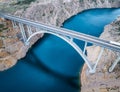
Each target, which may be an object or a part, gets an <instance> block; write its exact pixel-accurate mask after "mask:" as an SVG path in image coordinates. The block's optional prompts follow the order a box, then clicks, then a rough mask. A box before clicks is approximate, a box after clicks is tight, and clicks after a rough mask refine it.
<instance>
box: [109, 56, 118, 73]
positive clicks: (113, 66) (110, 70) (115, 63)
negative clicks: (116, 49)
mask: <svg viewBox="0 0 120 92" xmlns="http://www.w3.org/2000/svg"><path fill="white" fill-rule="evenodd" d="M118 62H120V56H118V58H117V59H116V60H115V61H114V62H113V64H112V65H111V67H110V68H109V72H112V71H113V70H114V68H115V66H116V65H117V63H118Z"/></svg>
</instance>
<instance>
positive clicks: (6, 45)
mask: <svg viewBox="0 0 120 92" xmlns="http://www.w3.org/2000/svg"><path fill="white" fill-rule="evenodd" d="M18 1H19V0H1V1H0V10H2V11H4V12H9V13H12V14H14V15H17V16H20V17H24V18H28V19H31V20H34V21H38V22H43V23H46V24H51V25H55V26H61V25H62V23H63V22H64V21H65V20H67V19H68V18H70V17H71V16H73V15H76V14H77V13H79V12H82V11H84V10H87V9H92V8H111V7H119V6H120V0H34V2H31V3H25V2H24V1H25V0H20V1H22V2H24V3H22V2H18ZM31 1H32V0H31ZM5 6H6V7H5ZM7 22H9V21H7ZM7 22H6V20H1V21H0V25H2V27H1V28H0V70H5V69H8V68H9V67H11V66H13V65H14V64H15V63H16V61H17V60H18V59H20V58H22V57H24V56H25V54H26V52H27V50H28V48H29V47H30V46H29V47H26V46H24V44H23V42H22V41H21V40H20V39H21V34H20V31H19V30H18V29H16V30H14V29H13V28H12V26H11V25H10V24H11V23H7ZM6 23H7V24H6ZM3 25H4V26H3ZM113 33H114V32H113ZM40 37H41V36H38V37H37V38H36V39H33V40H32V43H35V42H36V40H37V39H39V38H40ZM103 37H104V36H103ZM117 37H118V35H117ZM31 45H32V44H31ZM95 48H97V47H95ZM97 49H100V48H97ZM96 52H97V50H96ZM106 56H107V55H106ZM111 56H112V57H113V58H112V59H110V60H114V56H113V55H111ZM115 57H116V55H115ZM106 60H107V59H106ZM101 67H103V68H104V66H101ZM83 71H85V68H84V69H83ZM103 71H104V69H103ZM101 74H102V76H103V73H101ZM105 74H106V72H105ZM83 75H84V76H83ZM85 76H86V75H85V73H82V79H81V80H82V85H83V86H82V92H87V91H84V90H83V89H86V87H88V88H89V87H90V86H89V84H90V82H89V81H88V80H87V81H88V82H86V79H87V77H85ZM92 76H99V74H98V75H97V74H96V75H92ZM106 76H107V75H105V76H103V77H105V78H106ZM84 78H86V79H84ZM93 78H95V77H93ZM100 78H101V79H102V77H100ZM91 80H93V79H92V77H91ZM96 80H97V79H96ZM102 81H103V80H102ZM94 82H95V81H94V80H93V83H94ZM98 86H99V85H98ZM103 86H104V85H103ZM91 90H92V89H91ZM94 90H95V89H93V92H94ZM104 92H105V91H104Z"/></svg>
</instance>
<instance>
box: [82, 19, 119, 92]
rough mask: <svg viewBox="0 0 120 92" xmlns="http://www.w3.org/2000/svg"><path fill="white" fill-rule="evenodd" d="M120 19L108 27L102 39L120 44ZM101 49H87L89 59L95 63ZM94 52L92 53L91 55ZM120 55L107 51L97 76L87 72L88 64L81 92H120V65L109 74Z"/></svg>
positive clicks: (85, 68) (104, 53)
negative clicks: (110, 68)
mask: <svg viewBox="0 0 120 92" xmlns="http://www.w3.org/2000/svg"><path fill="white" fill-rule="evenodd" d="M119 28H120V18H118V19H117V20H115V21H114V22H112V23H111V24H109V25H107V26H106V27H105V29H104V32H103V33H102V34H101V36H100V38H101V39H105V40H108V41H116V42H120V30H119ZM100 49H101V48H100V47H96V46H91V47H88V48H87V53H88V58H89V60H90V61H92V62H95V61H96V59H97V57H98V54H99V52H100ZM91 52H92V53H91ZM117 57H120V53H115V52H113V51H110V50H107V49H105V50H104V52H103V54H102V57H101V59H100V61H99V63H98V66H97V70H96V73H95V74H90V73H88V72H87V71H88V70H87V69H88V68H87V66H86V64H85V65H84V67H83V70H82V74H81V80H82V81H81V82H82V88H81V89H82V90H81V92H119V91H120V72H119V71H120V67H119V66H120V65H119V63H118V64H117V66H116V67H115V69H114V71H113V72H111V73H109V72H108V69H109V67H110V66H111V64H112V63H113V62H114V61H115V59H116V58H117Z"/></svg>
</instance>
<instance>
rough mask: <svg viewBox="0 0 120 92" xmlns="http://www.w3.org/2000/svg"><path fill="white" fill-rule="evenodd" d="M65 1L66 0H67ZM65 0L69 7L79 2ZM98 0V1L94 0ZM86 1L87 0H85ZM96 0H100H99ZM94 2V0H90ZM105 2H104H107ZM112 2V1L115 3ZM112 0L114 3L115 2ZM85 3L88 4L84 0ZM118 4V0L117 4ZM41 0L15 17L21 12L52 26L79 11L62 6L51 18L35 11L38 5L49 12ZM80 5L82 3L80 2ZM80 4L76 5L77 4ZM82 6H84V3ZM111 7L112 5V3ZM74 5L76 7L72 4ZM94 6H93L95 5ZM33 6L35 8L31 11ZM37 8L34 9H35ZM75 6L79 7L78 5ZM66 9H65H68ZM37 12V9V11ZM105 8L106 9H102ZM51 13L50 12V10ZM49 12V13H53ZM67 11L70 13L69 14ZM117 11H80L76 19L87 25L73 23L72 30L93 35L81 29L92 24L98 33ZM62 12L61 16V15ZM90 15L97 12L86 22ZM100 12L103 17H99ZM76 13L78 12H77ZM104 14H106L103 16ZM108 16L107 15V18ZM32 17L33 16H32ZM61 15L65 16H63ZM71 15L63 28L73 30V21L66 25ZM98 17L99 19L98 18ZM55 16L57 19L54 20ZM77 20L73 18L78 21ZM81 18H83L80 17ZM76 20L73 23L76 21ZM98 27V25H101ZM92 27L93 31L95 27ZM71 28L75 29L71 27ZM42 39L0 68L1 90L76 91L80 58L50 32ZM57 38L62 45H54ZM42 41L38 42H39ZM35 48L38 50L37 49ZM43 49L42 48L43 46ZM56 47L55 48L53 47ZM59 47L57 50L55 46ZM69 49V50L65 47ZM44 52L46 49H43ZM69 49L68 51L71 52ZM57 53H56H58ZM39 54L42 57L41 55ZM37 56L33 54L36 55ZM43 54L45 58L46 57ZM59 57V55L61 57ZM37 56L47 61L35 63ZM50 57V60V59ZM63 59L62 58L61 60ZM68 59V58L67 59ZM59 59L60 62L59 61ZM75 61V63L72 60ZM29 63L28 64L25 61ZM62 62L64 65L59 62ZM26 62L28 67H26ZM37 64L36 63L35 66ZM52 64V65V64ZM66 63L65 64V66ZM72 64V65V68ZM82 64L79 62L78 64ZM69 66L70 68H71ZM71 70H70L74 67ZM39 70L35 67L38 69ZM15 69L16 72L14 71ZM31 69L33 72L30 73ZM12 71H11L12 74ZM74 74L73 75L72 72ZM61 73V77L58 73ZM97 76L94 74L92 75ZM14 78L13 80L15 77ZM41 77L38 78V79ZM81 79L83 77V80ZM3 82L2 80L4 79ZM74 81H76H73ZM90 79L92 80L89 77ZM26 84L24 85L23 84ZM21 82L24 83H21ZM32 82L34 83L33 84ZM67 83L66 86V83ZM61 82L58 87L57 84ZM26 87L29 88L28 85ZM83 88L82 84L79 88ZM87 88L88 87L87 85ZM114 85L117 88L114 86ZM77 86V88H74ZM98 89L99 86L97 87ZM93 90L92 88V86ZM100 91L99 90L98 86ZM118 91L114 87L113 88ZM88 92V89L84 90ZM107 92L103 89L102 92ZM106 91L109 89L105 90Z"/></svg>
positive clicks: (16, 91)
mask: <svg viewBox="0 0 120 92" xmlns="http://www.w3.org/2000/svg"><path fill="white" fill-rule="evenodd" d="M68 1H69V2H68ZM68 1H67V0H66V2H65V1H64V3H65V4H68V5H69V4H70V6H69V8H70V7H71V5H72V3H73V4H75V5H76V4H79V1H77V0H76V1H71V2H72V3H71V2H70V0H68ZM98 1H99V0H98ZM88 2H89V1H88ZM99 2H100V1H99ZM105 2H107V1H105ZM59 3H61V2H59ZM93 3H94V2H93ZM107 3H108V2H107ZM115 3H116V2H115ZM115 3H114V4H115ZM48 4H50V2H49V3H48ZM53 4H55V3H52V5H53ZM57 4H58V2H56V5H57ZM85 4H87V2H85ZM88 4H89V3H88ZM114 4H113V3H112V4H108V6H107V5H106V6H103V7H111V6H112V5H114ZM117 4H118V3H117ZM44 5H45V3H44V4H42V5H41V4H40V3H38V4H36V3H33V4H31V7H30V8H28V9H27V10H26V12H24V11H23V10H21V11H17V12H16V13H15V14H16V15H19V16H21V14H22V13H23V12H24V15H22V16H23V17H26V18H30V19H33V20H35V21H38V20H41V21H43V22H44V23H48V24H49V23H50V24H53V25H57V26H61V25H62V23H63V21H64V20H66V17H70V16H72V15H74V14H76V13H77V12H79V11H80V10H79V11H77V10H76V11H70V12H66V9H62V11H61V13H59V14H60V15H59V14H58V15H57V16H56V17H55V14H53V17H50V16H51V14H50V15H49V14H45V15H44V12H43V14H41V13H42V12H40V13H39V9H42V8H41V7H44V9H45V10H46V11H45V10H42V11H45V13H49V12H47V11H49V9H51V10H53V9H54V8H51V7H52V6H49V5H48V6H47V7H48V8H45V6H44ZM56 5H54V6H56ZM83 5H84V4H83ZM90 5H91V6H90V7H93V8H94V6H92V4H91V3H90ZM99 5H100V4H99ZM103 5H105V4H103ZM38 6H39V7H40V8H38ZM56 7H57V9H58V8H59V6H56ZM65 7H67V5H65ZM73 7H74V6H73ZM79 7H80V6H79ZM85 7H86V6H85ZM101 7H102V5H101ZM113 7H114V6H113ZM115 7H118V6H117V5H116V6H115ZM75 8H76V7H75ZM96 8H97V7H96ZM34 9H35V11H33V10H34ZM37 9H38V10H37ZM47 9H48V10H47ZM78 9H79V8H78ZM80 9H82V8H80ZM68 10H69V9H68ZM70 10H72V9H70ZM40 11H41V10H40ZM90 11H95V12H92V13H91V14H86V12H90ZM100 11H103V12H101V13H100ZM106 11H107V12H106ZM51 12H53V11H51ZM54 12H56V10H54ZM54 12H53V13H54ZM64 13H65V14H67V15H66V17H65V14H64ZM70 13H71V14H70ZM111 13H112V14H113V15H114V16H115V17H114V16H113V15H111ZM117 13H118V14H119V9H107V10H105V11H104V9H103V10H99V9H98V10H97V9H96V10H89V11H85V12H83V13H81V15H83V17H82V16H81V15H80V16H81V17H79V18H78V19H80V20H81V24H83V25H84V23H85V22H86V23H87V24H86V26H87V27H86V26H85V27H84V26H80V27H79V25H76V24H75V25H76V27H77V28H81V29H78V30H76V31H79V30H80V31H83V32H85V31H84V30H86V32H87V33H88V34H93V33H91V31H87V30H88V29H84V28H89V29H90V30H93V29H92V27H91V26H92V25H94V27H96V29H100V31H101V32H102V30H103V27H104V25H106V24H108V23H110V22H112V21H113V20H114V19H115V18H117ZM40 14H41V16H43V15H44V17H40V16H37V15H40ZM62 14H63V15H62ZM94 14H96V15H97V14H98V16H97V17H96V15H95V16H94V17H93V18H91V20H89V21H88V19H87V18H89V19H90V17H92V15H94ZM102 14H103V17H102V16H101V15H102ZM78 15H79V14H78ZM34 16H36V17H34ZM58 16H60V17H62V18H60V17H58ZM105 16H106V17H105ZM108 16H109V17H108ZM95 17H96V18H98V20H100V22H98V20H95V19H96V18H95ZM35 18H36V19H35ZM64 18H65V19H64ZM74 18H76V16H73V18H71V19H69V20H68V24H67V23H64V25H63V26H64V27H66V28H70V29H71V27H72V28H73V29H74V28H75V27H73V25H72V24H73V23H72V24H70V25H72V26H70V25H69V22H70V23H71V21H72V20H73V19H74ZM99 18H100V19H99ZM56 19H57V20H56ZM78 19H77V20H78ZM82 19H83V20H82ZM85 19H86V21H85ZM53 20H55V21H53ZM91 21H94V22H95V24H94V22H93V23H91ZM78 22H79V20H78ZM78 22H77V24H79V23H78ZM88 22H90V23H91V25H89V24H88ZM74 23H76V22H74ZM97 23H98V24H99V25H96V24H97ZM67 25H69V26H67ZM101 26H102V27H101ZM96 29H95V30H96ZM74 30H75V29H74ZM93 32H95V31H93ZM101 32H99V34H96V32H95V33H94V36H96V35H97V36H99V35H100V33H101ZM42 39H43V40H46V41H42ZM42 39H40V41H38V42H37V43H36V44H35V45H33V46H34V49H33V48H32V49H30V50H29V52H28V53H27V55H26V57H25V58H24V59H22V60H20V62H18V63H17V64H16V65H15V66H14V67H13V68H11V69H10V70H7V71H3V72H1V73H0V77H1V81H2V80H3V82H4V85H3V84H1V88H2V89H1V90H3V91H5V90H11V91H15V92H18V90H17V88H19V87H21V88H19V91H20V92H21V91H23V90H27V91H33V90H35V91H39V90H41V91H43V92H46V90H47V91H48V90H49V91H54V92H58V91H60V92H61V91H63V92H65V91H70V92H77V91H78V90H79V85H78V79H79V77H77V75H78V72H79V71H80V66H79V65H80V64H81V62H79V61H80V58H79V56H78V55H77V53H76V52H75V51H74V50H73V49H72V48H71V47H70V46H69V45H68V44H66V43H64V41H62V40H60V39H59V38H56V37H53V36H51V35H45V36H44V37H43V38H42ZM58 41H59V42H61V43H62V44H58ZM41 43H42V44H41ZM80 43H81V42H78V44H80ZM37 44H40V45H37ZM48 44H51V45H50V46H48ZM44 45H45V46H47V47H45V46H44ZM38 48H39V49H38ZM43 48H44V49H43ZM55 48H56V49H55ZM58 48H59V49H58ZM53 49H55V50H56V51H54V54H51V53H48V52H52V53H53ZM69 49H70V50H69ZM35 50H36V51H38V52H35ZM64 50H67V51H68V52H65V53H63V51H64ZM47 51H48V52H47ZM60 52H61V53H62V54H60ZM71 52H72V53H71ZM29 53H31V54H29ZM59 54H60V55H59ZM42 55H43V56H42ZM58 55H59V56H60V57H58ZM33 56H34V58H33ZM36 56H37V57H36ZM63 56H65V57H67V58H63ZM77 56H78V57H77ZM46 57H47V58H46ZM61 57H62V58H61ZM69 57H74V58H75V59H76V60H75V59H74V58H73V59H74V60H72V59H71V58H69ZM53 58H55V60H53ZM39 59H40V60H41V61H44V60H45V59H47V60H45V61H44V62H39ZM57 59H58V60H59V61H57V62H56V60H57ZM24 60H26V61H24ZM50 60H51V61H50ZM62 60H63V61H62ZM69 60H70V61H69ZM35 61H37V62H35ZM61 61H62V62H61ZM64 61H67V62H66V63H65V62H64ZM70 62H71V65H69V63H70ZM76 62H77V63H76ZM29 63H30V64H29ZM21 64H23V65H22V66H21ZM62 64H64V65H62ZM29 65H30V66H29ZM32 65H34V67H32V69H33V70H29V68H30V67H31V66H32ZM39 65H40V66H39ZM45 66H46V67H48V66H49V68H46V67H45ZM53 66H54V67H53ZM66 66H67V67H66ZM74 66H75V67H74ZM81 66H82V65H81ZM71 67H72V68H71ZM14 68H16V69H14ZM73 68H74V69H75V70H74V69H73ZM27 69H28V70H29V72H28V70H27ZM38 69H39V70H38ZM42 70H45V73H43V71H42ZM13 71H16V72H13ZM17 71H18V72H17ZM23 71H24V72H23ZM32 71H33V72H32ZM40 71H41V73H40ZM68 71H70V72H68ZM11 72H12V73H13V74H12V73H11ZM15 73H17V74H15ZM47 73H48V74H49V73H51V74H53V75H54V77H53V76H52V75H51V74H50V75H48V74H47ZM73 73H74V74H73ZM6 74H9V75H11V76H9V79H8V78H7V76H6V77H5V75H6ZM15 75H16V77H15ZM18 75H23V76H22V77H20V78H19V77H18ZM34 75H37V76H34ZM61 75H62V76H61ZM29 76H34V77H29ZM55 77H57V78H55ZM96 77H97V76H96ZM16 78H17V79H16ZM40 78H41V79H40ZM13 79H16V81H17V80H19V81H17V83H18V84H19V85H16V81H14V82H13ZM35 79H37V80H35ZM61 79H62V81H61ZM84 80H85V79H84ZM84 80H81V81H83V82H84ZM5 81H6V82H5ZM7 81H9V83H8V82H7ZM23 81H24V83H23ZM46 81H48V82H49V83H47V84H46ZM76 81H77V82H76ZM93 81H94V80H93ZM11 83H13V84H12V85H14V86H16V88H15V89H12V88H11V86H9V85H11ZM25 83H26V84H25ZM39 83H41V85H43V84H44V85H43V86H45V85H46V87H45V88H47V89H45V88H44V87H43V86H41V87H39V86H40V85H39ZM23 84H24V85H23ZM27 84H29V86H28V85H27ZM35 84H36V85H35ZM68 84H69V85H68ZM82 84H84V83H82ZM21 85H23V86H24V87H23V86H21ZM61 85H62V86H61ZM85 85H86V84H85ZM5 86H6V87H7V88H6V89H4V87H5ZM28 87H29V88H28ZM52 87H55V88H56V89H53V88H52ZM32 88H33V89H32ZM83 88H84V87H83ZM87 88H88V87H87ZM117 88H118V87H117ZM76 89H77V90H76ZM98 89H99V88H98ZM88 90H89V88H88ZM91 90H92V91H91V92H94V91H93V89H91ZM94 90H95V89H94ZM100 90H101V89H100ZM102 90H105V89H102ZM117 90H118V89H117ZM83 92H87V91H83ZM88 92H89V91H88ZM106 92H107V91H106ZM108 92H109V91H108Z"/></svg>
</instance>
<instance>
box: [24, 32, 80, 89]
mask: <svg viewBox="0 0 120 92" xmlns="http://www.w3.org/2000/svg"><path fill="white" fill-rule="evenodd" d="M49 36H50V35H48V34H46V35H45V36H44V38H43V39H42V40H41V41H37V42H36V43H35V44H34V45H33V47H34V48H35V47H37V45H38V44H39V45H40V44H41V43H42V41H44V40H45V39H46V38H48V37H49ZM24 60H25V61H27V62H28V64H29V65H30V66H32V67H35V68H36V69H38V70H42V71H43V72H44V73H47V74H49V75H51V76H54V77H56V78H58V79H60V80H61V81H63V82H65V83H67V84H68V85H70V86H71V87H72V88H74V89H76V90H80V82H78V80H80V76H66V75H63V74H61V73H59V72H57V71H54V70H53V69H51V68H49V67H48V66H46V65H45V64H44V63H43V62H41V60H40V59H39V58H38V57H37V56H36V55H35V53H34V52H33V49H30V50H29V52H28V53H27V55H26V57H25V58H24Z"/></svg>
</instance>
